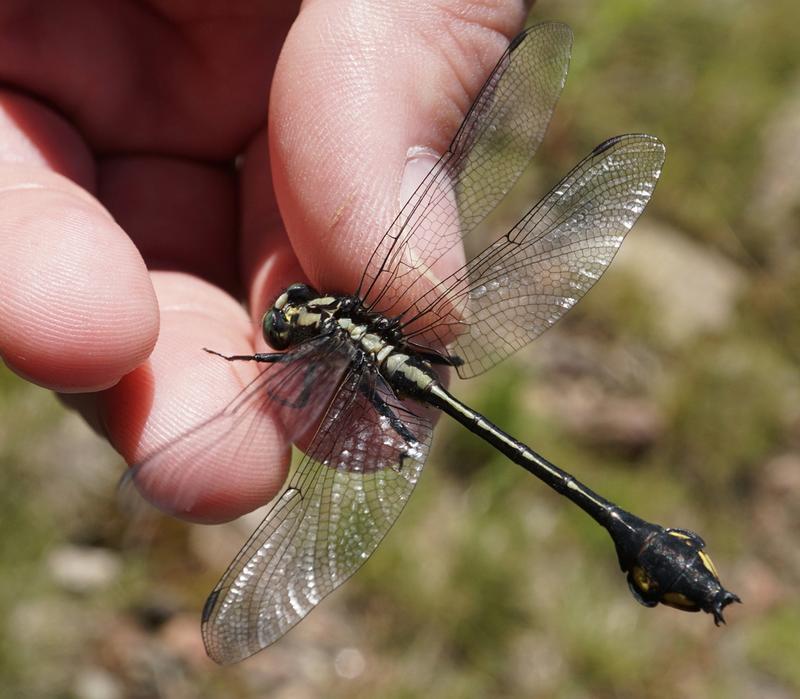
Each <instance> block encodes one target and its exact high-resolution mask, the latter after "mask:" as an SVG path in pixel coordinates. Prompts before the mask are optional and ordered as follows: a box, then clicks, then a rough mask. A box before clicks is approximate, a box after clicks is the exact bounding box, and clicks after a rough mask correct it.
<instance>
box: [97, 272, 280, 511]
mask: <svg viewBox="0 0 800 699" xmlns="http://www.w3.org/2000/svg"><path fill="white" fill-rule="evenodd" d="M153 283H154V286H155V288H156V292H157V294H158V301H159V307H160V309H161V333H160V336H159V339H158V344H157V345H156V347H155V349H154V351H153V353H152V355H151V356H150V358H149V360H148V361H147V363H146V364H145V365H143V366H141V367H139V368H137V369H136V370H135V371H133V372H131V373H130V374H128V375H127V376H126V377H125V378H124V379H123V380H122V381H120V382H119V384H117V385H116V386H114V387H113V388H111V389H109V390H108V391H106V392H104V394H103V398H102V401H101V405H100V413H101V415H100V419H101V421H102V423H103V424H104V426H105V430H106V433H107V434H108V436H109V439H110V440H111V442H112V444H114V446H115V447H116V448H117V450H118V451H119V452H120V453H121V454H122V456H123V457H124V458H125V460H126V461H127V462H128V463H129V464H135V465H136V466H135V468H136V469H137V471H136V472H135V476H134V478H135V482H136V485H137V486H138V487H139V489H140V491H142V494H143V495H144V496H145V497H146V498H147V499H148V500H150V501H151V502H153V503H154V504H156V505H157V506H158V507H160V508H161V509H163V510H165V511H167V512H169V513H171V514H175V515H178V516H181V517H184V518H186V519H191V520H195V521H204V522H217V521H224V520H228V519H232V518H234V517H237V516H239V515H241V514H243V513H245V512H249V511H250V510H252V509H254V508H256V507H258V506H259V505H262V504H264V503H265V502H267V501H268V500H270V499H271V498H272V496H273V495H274V494H275V493H276V492H277V489H278V488H279V487H280V485H281V483H282V482H283V480H284V479H285V477H286V470H287V467H288V462H289V455H290V450H289V446H288V442H287V439H286V438H285V436H284V435H283V432H282V429H281V427H280V426H279V425H278V424H276V421H275V420H274V419H273V418H272V417H271V416H270V415H269V414H268V413H262V412H260V411H259V410H256V409H255V408H258V405H259V404H260V402H261V401H259V400H258V396H256V401H255V402H254V403H252V404H249V405H248V409H247V410H245V411H244V412H243V413H242V415H241V417H242V419H241V420H239V419H238V416H234V417H235V419H233V420H228V419H227V418H226V417H224V416H223V417H222V418H221V420H219V419H217V418H216V417H215V416H218V415H219V413H220V411H223V410H224V409H225V408H226V406H227V405H229V404H230V402H231V401H233V400H235V399H236V397H237V396H239V395H240V394H241V391H242V389H243V388H245V387H246V386H248V385H249V384H250V383H251V382H252V381H253V379H254V378H256V377H257V376H258V367H257V365H256V364H254V363H251V362H236V363H232V362H226V361H225V360H224V359H221V358H220V357H216V356H213V355H210V354H208V353H206V352H204V351H203V348H204V347H208V348H211V349H214V350H216V351H219V352H222V353H223V354H237V353H247V352H252V337H253V331H252V325H251V323H250V320H249V319H248V317H247V314H246V313H245V311H244V310H243V309H242V307H241V306H240V305H239V304H237V303H236V302H235V301H234V300H233V299H232V298H231V297H229V296H227V295H226V294H225V293H224V292H222V291H221V290H220V289H219V288H217V287H214V286H212V285H210V284H208V283H206V282H204V281H202V280H200V279H198V278H197V277H193V276H190V275H185V274H178V273H168V272H156V273H154V274H153ZM198 425H200V426H203V425H204V426H205V427H201V428H200V429H197V427H198Z"/></svg>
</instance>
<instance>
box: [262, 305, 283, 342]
mask: <svg viewBox="0 0 800 699" xmlns="http://www.w3.org/2000/svg"><path fill="white" fill-rule="evenodd" d="M262 331H263V334H264V339H265V340H266V341H267V344H268V345H269V346H270V347H272V348H273V349H276V350H283V349H286V348H287V347H288V346H289V324H288V323H287V322H286V316H284V314H283V313H281V312H280V311H276V310H275V309H274V308H273V309H271V310H269V311H267V312H266V313H265V314H264V320H263V322H262Z"/></svg>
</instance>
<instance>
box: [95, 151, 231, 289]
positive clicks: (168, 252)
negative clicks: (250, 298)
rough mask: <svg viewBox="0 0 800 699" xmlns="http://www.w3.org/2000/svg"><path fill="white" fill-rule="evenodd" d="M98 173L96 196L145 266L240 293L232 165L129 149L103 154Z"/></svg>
mask: <svg viewBox="0 0 800 699" xmlns="http://www.w3.org/2000/svg"><path fill="white" fill-rule="evenodd" d="M97 171H98V175H97V181H98V197H99V199H100V200H101V201H102V202H103V204H104V205H105V206H106V208H107V209H108V210H109V211H110V212H111V214H112V215H113V216H114V219H115V220H116V221H117V222H118V223H119V224H120V225H121V226H122V227H123V228H124V229H125V232H126V233H127V234H128V235H129V236H130V237H131V239H132V240H133V241H134V243H135V244H136V247H137V248H138V249H139V251H140V252H141V254H142V256H143V257H144V259H145V261H146V263H147V266H148V268H149V269H151V270H152V269H172V270H180V271H184V272H188V273H190V274H194V275H196V276H199V277H202V278H203V279H206V280H207V281H210V282H212V283H214V284H216V285H217V286H220V287H222V288H224V289H225V290H226V291H228V293H230V294H233V295H234V296H237V295H239V294H240V293H241V289H240V286H239V285H240V278H239V258H238V255H237V252H238V250H237V245H236V243H237V241H236V238H235V236H234V234H233V232H234V231H235V230H236V223H237V217H238V211H237V207H238V202H237V194H236V180H235V177H234V174H233V168H232V167H229V166H222V165H215V164H211V163H204V162H200V161H194V160H188V159H183V158H175V157H159V156H131V155H129V156H119V157H107V158H104V159H102V160H101V161H100V163H99V164H98V168H97Z"/></svg>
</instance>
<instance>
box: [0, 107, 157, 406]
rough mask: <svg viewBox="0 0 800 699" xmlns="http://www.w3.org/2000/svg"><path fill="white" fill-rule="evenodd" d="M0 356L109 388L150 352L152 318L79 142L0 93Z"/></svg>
mask: <svg viewBox="0 0 800 699" xmlns="http://www.w3.org/2000/svg"><path fill="white" fill-rule="evenodd" d="M0 113H2V118H0V153H2V154H3V156H2V161H3V162H2V163H0V195H2V199H3V206H2V207H1V208H0V288H2V290H3V293H2V294H1V295H0V328H2V332H1V333H0V355H2V357H3V360H4V361H5V363H6V364H7V365H8V366H9V367H10V368H11V369H12V370H13V371H15V372H16V373H18V374H20V375H21V376H23V377H24V378H27V379H29V380H31V381H34V382H35V383H38V384H40V385H42V386H46V387H48V388H53V389H56V390H60V391H64V392H74V391H96V390H99V389H102V388H105V387H107V386H110V385H113V384H114V383H116V382H117V381H119V379H120V378H121V377H122V376H123V375H124V374H126V373H127V372H129V371H130V370H131V369H133V368H134V367H135V366H137V365H138V364H140V363H141V362H142V361H143V360H144V359H145V358H146V357H147V355H148V354H149V353H150V351H151V349H152V347H153V345H154V344H155V340H156V336H157V334H158V314H157V307H156V301H155V295H154V293H153V290H152V286H151V284H150V280H149V276H148V274H147V270H146V268H145V266H144V263H143V261H142V259H141V256H140V255H139V253H138V251H137V250H136V248H135V247H134V245H133V244H132V243H131V241H130V239H129V238H128V237H127V236H126V235H125V233H124V232H123V231H122V230H121V229H120V227H119V226H118V225H117V224H116V223H115V222H114V221H113V219H112V218H111V217H110V216H109V214H108V212H107V211H105V210H104V209H103V207H102V206H101V205H100V204H99V203H98V202H97V201H96V200H95V199H94V198H93V197H92V196H91V195H90V194H88V193H87V192H86V191H85V190H84V189H83V188H81V187H79V186H77V185H76V184H74V183H73V182H71V181H70V180H68V179H67V178H66V177H62V176H61V175H58V174H56V173H55V172H54V171H53V170H52V169H50V167H52V166H55V167H57V168H58V169H59V170H61V171H62V172H65V174H67V175H69V176H74V177H75V178H76V179H77V180H80V181H82V182H83V183H85V184H87V186H88V183H89V182H90V180H91V179H92V173H91V167H90V164H91V159H90V158H89V156H88V153H87V151H86V149H85V147H83V145H82V143H81V141H80V138H79V137H78V136H77V134H75V132H74V131H72V130H71V128H70V127H69V126H68V125H67V124H66V123H65V122H63V120H61V119H60V118H59V117H57V116H56V115H54V114H52V113H51V112H49V111H48V110H47V109H46V108H44V107H42V106H40V105H38V104H37V103H36V102H34V101H33V100H30V99H27V98H20V97H16V96H14V95H9V94H8V93H5V94H3V95H0Z"/></svg>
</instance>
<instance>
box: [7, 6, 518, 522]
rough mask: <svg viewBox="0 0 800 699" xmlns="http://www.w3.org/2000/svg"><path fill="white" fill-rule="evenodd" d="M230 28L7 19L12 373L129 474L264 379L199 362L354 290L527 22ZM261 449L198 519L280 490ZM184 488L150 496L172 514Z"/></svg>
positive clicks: (151, 11)
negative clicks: (285, 310)
mask: <svg viewBox="0 0 800 699" xmlns="http://www.w3.org/2000/svg"><path fill="white" fill-rule="evenodd" d="M187 7H188V8H189V9H186V8H187ZM219 8H221V9H217V8H216V7H214V6H213V4H211V5H210V4H208V3H202V4H195V5H189V6H187V5H185V4H183V3H178V2H175V1H174V0H158V1H156V0H153V1H152V2H133V1H132V0H131V1H129V2H123V3H116V4H115V5H114V7H113V8H111V7H107V6H105V5H104V4H98V3H91V2H87V3H69V4H67V3H61V4H53V5H48V6H47V7H41V8H40V6H39V4H38V3H31V2H24V1H22V0H7V2H5V3H4V4H3V7H2V9H0V32H2V35H3V37H4V41H3V42H2V44H0V80H2V82H3V84H4V85H5V86H6V87H5V89H3V90H2V91H0V188H1V190H0V191H2V193H3V206H2V208H0V232H1V233H0V290H2V291H1V292H0V354H1V355H2V357H3V359H4V361H5V362H6V364H7V365H8V366H9V367H10V368H11V369H12V370H13V371H15V372H16V373H18V374H20V375H21V376H23V377H25V378H27V379H28V380H30V381H33V382H35V383H37V384H39V385H42V386H46V387H48V388H52V389H53V390H56V391H59V392H61V393H62V394H65V400H66V401H67V402H68V403H70V404H72V405H74V406H76V407H77V408H78V409H80V410H81V412H82V413H83V414H84V415H85V416H86V417H87V419H88V420H89V421H90V422H91V423H93V424H95V425H96V426H99V427H100V428H101V429H102V430H103V432H104V433H105V434H106V435H107V436H108V438H109V440H110V441H111V443H112V444H113V445H114V446H115V448H117V449H118V450H119V451H120V453H121V454H122V455H123V457H124V458H125V459H126V461H128V463H134V462H136V461H137V460H139V459H141V458H142V456H143V455H145V454H147V453H149V452H150V451H152V449H153V447H154V445H156V444H161V443H164V441H165V440H166V441H169V439H170V438H171V437H172V438H174V437H177V436H178V435H179V434H181V433H183V432H185V431H186V430H187V429H189V428H190V427H192V426H193V425H194V424H196V423H197V422H199V421H200V420H202V417H203V416H209V415H212V414H213V413H215V412H216V411H218V410H219V409H220V408H221V407H222V406H223V405H224V400H225V399H224V398H220V396H225V395H231V393H232V392H233V393H234V394H235V392H236V391H237V390H238V389H239V388H240V387H241V385H242V383H241V382H243V381H247V380H248V377H249V378H252V376H254V374H255V372H256V368H255V367H254V366H250V365H239V366H237V367H236V368H235V370H232V368H231V366H232V365H228V364H226V363H224V362H220V360H219V359H218V358H215V357H212V356H209V355H206V354H205V353H203V352H202V351H201V348H202V347H204V346H210V347H213V348H214V349H216V350H220V351H222V352H227V351H230V352H238V353H243V352H247V351H252V348H253V347H254V346H255V345H256V344H257V343H258V338H259V336H260V332H259V331H258V328H259V325H258V324H257V323H255V324H254V322H253V321H258V320H259V319H260V317H261V314H262V313H263V311H264V309H265V308H266V307H267V306H268V305H269V304H270V302H271V301H272V299H273V298H274V297H275V296H276V295H277V294H278V293H279V292H280V290H281V289H283V288H284V287H285V286H287V285H288V284H289V283H291V282H294V281H303V280H308V281H309V282H310V283H311V284H312V285H313V286H314V287H315V288H317V289H319V290H322V291H351V290H352V289H354V288H355V287H356V285H357V283H358V280H359V277H360V274H361V271H362V270H363V268H364V265H365V264H366V261H367V259H368V257H369V255H370V253H371V252H372V250H373V249H374V247H375V245H376V244H377V241H378V240H379V238H380V236H381V235H382V234H383V232H384V231H385V229H386V228H387V227H388V225H389V223H390V222H391V220H392V218H393V217H394V215H395V214H396V212H397V210H398V209H399V207H400V206H401V205H402V203H403V202H404V201H405V199H406V198H407V197H408V196H409V195H410V194H411V193H412V192H413V190H414V188H415V186H416V184H417V183H418V182H419V181H420V180H421V179H422V178H423V177H424V176H425V174H427V171H428V169H429V168H430V167H431V166H432V164H433V163H434V162H435V157H434V156H433V155H431V156H430V157H426V156H417V157H413V158H409V155H408V154H409V152H410V149H412V148H414V147H418V146H423V147H426V148H430V149H432V151H434V152H441V151H442V150H444V148H446V146H447V144H448V143H449V140H450V138H451V137H452V134H453V131H454V130H455V128H456V127H457V126H458V124H459V122H460V121H461V119H462V118H463V115H464V113H465V111H466V110H467V108H468V107H469V105H470V102H471V99H472V97H473V96H474V95H475V93H476V92H477V90H478V88H479V87H480V85H481V84H482V82H483V80H484V79H485V77H486V75H487V73H488V71H489V70H490V69H491V67H492V66H493V65H494V63H495V61H496V60H497V58H498V56H499V55H500V54H501V52H502V51H503V49H504V48H505V46H506V44H507V42H508V40H509V39H510V38H511V37H512V36H514V35H515V34H516V33H517V31H518V30H519V29H520V27H521V26H522V23H523V21H524V19H525V7H524V3H522V2H519V3H498V4H497V7H494V4H493V3H491V2H485V3H462V2H456V1H455V0H450V1H446V2H439V3H430V4H424V5H423V4H421V3H420V4H416V5H415V4H409V5H406V4H403V3H384V2H382V1H381V0H371V1H370V0H364V1H361V2H359V1H356V0H353V1H348V2H332V1H331V0H327V1H326V0H318V1H317V2H308V3H305V4H304V5H303V7H302V8H301V9H300V11H299V14H296V13H297V7H296V6H294V5H292V6H290V7H285V6H284V4H283V3H275V4H270V3H266V4H265V6H264V7H263V8H262V7H260V6H259V5H257V6H253V7H251V6H250V5H242V4H236V5H235V6H234V7H233V9H231V6H230V5H229V4H227V3H226V4H220V5H219ZM279 54H280V59H279ZM268 94H269V118H268V119H267V95H268ZM279 204H280V214H279V213H278V211H279V209H278V205H279ZM233 297H238V298H245V299H246V300H247V302H248V303H247V307H248V309H249V314H248V312H246V311H245V310H243V308H242V307H241V306H240V305H239V304H238V303H237V302H236V301H234V300H233ZM254 328H256V330H254ZM156 341H157V342H156ZM248 372H250V373H248ZM262 429H264V430H265V434H264V438H263V439H260V440H259V444H260V445H263V448H262V450H261V451H260V452H259V453H258V454H257V455H256V456H257V458H256V459H253V460H250V459H245V460H240V459H237V458H236V445H235V444H233V443H232V444H231V445H230V452H229V453H228V455H227V458H226V455H224V454H221V455H220V456H221V458H220V463H218V464H217V465H216V466H217V467H215V468H214V469H213V471H211V470H207V471H204V472H203V473H202V474H201V475H202V479H201V482H200V483H195V484H194V487H195V488H196V489H197V491H198V496H197V497H196V498H195V499H194V503H193V505H192V507H191V508H190V509H189V510H188V511H185V512H182V513H181V514H182V515H183V516H185V517H187V518H190V519H196V520H201V521H221V520H225V519H230V518H232V517H235V516H238V515H239V514H242V513H243V512H246V511H249V510H251V509H253V508H255V507H257V506H259V505H261V504H263V503H264V502H266V501H268V500H269V499H270V498H271V497H272V496H273V495H274V494H275V493H276V492H277V490H278V488H279V487H280V485H281V484H282V482H283V480H284V478H285V474H286V469H287V467H288V460H289V445H288V444H287V443H286V439H285V438H284V437H283V435H282V430H281V426H280V425H278V424H276V423H274V422H269V421H267V423H266V424H264V425H262ZM176 456H177V455H176ZM174 483H175V481H174V479H165V480H164V481H163V482H159V480H158V479H151V480H149V481H148V483H147V486H146V487H147V492H146V493H145V495H146V496H148V497H149V498H150V499H152V500H154V501H156V502H159V503H161V504H164V503H166V504H168V503H170V502H172V501H174V500H175V498H176V497H177V495H178V494H177V493H174V492H172V491H171V489H172V488H174Z"/></svg>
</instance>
